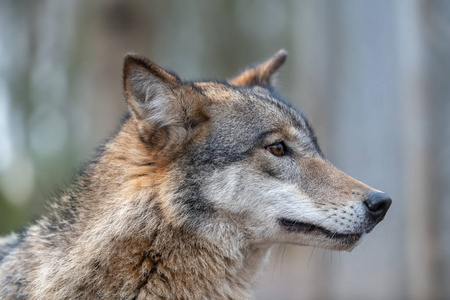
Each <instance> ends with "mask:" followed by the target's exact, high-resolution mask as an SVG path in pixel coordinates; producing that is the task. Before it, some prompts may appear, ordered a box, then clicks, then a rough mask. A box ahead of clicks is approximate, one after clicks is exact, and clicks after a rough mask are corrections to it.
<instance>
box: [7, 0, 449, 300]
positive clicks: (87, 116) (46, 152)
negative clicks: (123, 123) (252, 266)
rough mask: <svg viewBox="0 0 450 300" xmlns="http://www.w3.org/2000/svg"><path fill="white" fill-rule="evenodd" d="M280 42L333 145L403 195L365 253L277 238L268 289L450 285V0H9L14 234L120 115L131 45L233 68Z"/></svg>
mask: <svg viewBox="0 0 450 300" xmlns="http://www.w3.org/2000/svg"><path fill="white" fill-rule="evenodd" d="M280 48H285V49H286V50H288V51H289V58H288V61H287V64H286V66H285V67H284V68H283V70H282V73H281V76H280V80H279V82H280V86H279V91H280V93H281V94H282V95H284V97H285V98H287V99H288V100H289V101H290V102H292V103H293V104H294V105H295V106H296V107H298V108H299V109H301V110H302V111H303V112H305V114H306V115H307V116H308V117H309V119H310V121H311V123H312V124H313V126H314V128H315V130H316V133H317V135H318V137H319V142H320V144H321V146H322V148H323V150H324V153H325V155H326V156H327V157H328V159H330V160H331V161H332V162H333V163H334V164H335V165H336V166H337V167H339V168H340V169H342V170H343V171H345V172H347V173H348V174H350V175H351V176H353V177H355V178H357V179H359V180H361V181H363V182H365V183H368V184H370V185H371V186H374V187H377V188H379V189H381V190H383V191H385V192H387V193H388V194H389V195H390V196H391V197H392V198H393V201H394V202H393V205H392V206H391V209H390V211H389V212H388V214H387V217H386V219H385V221H384V222H382V223H381V224H380V225H379V226H378V227H377V228H376V229H375V230H374V231H373V232H372V233H371V234H370V235H369V236H367V238H366V239H365V241H364V242H363V243H362V245H360V246H359V247H357V248H356V249H355V250H354V251H353V252H352V253H336V252H335V253H332V252H329V251H327V252H324V251H323V250H320V249H316V250H315V251H314V252H313V253H312V249H311V248H306V247H294V246H288V247H285V249H284V247H282V248H280V249H278V248H277V247H275V248H274V251H273V254H274V255H273V258H272V259H271V261H270V263H269V265H268V267H267V269H266V271H265V273H264V275H263V278H262V280H261V281H260V284H259V286H258V287H257V291H256V298H257V299H417V300H426V299H450V285H449V283H450V190H449V189H448V187H449V186H450V1H445V0H421V1H419V0H399V1H390V0H379V1H369V0H367V1H359V0H355V1H352V0H347V1H344V0H342V1H337V0H330V1H321V0H310V1H294V0H292V1H269V0H265V1H262V0H260V1H214V2H213V1H201V0H193V1H181V0H180V1H167V0H166V1H126V0H109V1H106V0H99V1H88V0H80V1H70V0H36V1H25V0H2V1H1V2H0V234H7V233H10V232H11V231H12V230H18V229H19V228H20V227H23V226H25V225H26V224H29V223H30V222H33V220H34V219H35V218H36V217H37V216H38V215H39V214H40V213H42V212H43V211H44V202H45V199H47V198H49V197H53V196H54V195H56V194H57V190H58V189H59V188H63V187H64V185H65V184H67V183H69V182H70V181H71V178H72V177H73V174H74V172H75V171H76V169H77V168H78V167H80V166H81V163H82V162H83V161H86V160H88V159H89V158H90V157H91V155H92V154H93V149H94V148H95V147H96V146H97V145H99V144H100V143H101V142H102V141H104V140H105V139H106V138H107V137H108V135H109V134H111V133H112V132H113V130H114V129H115V128H116V127H117V125H118V123H119V120H120V117H121V115H122V114H123V113H124V111H125V105H124V100H123V96H122V90H121V85H122V83H121V64H122V59H123V57H124V55H125V54H126V53H127V52H130V51H133V52H137V53H140V54H143V55H146V56H147V57H149V58H151V59H152V60H154V61H155V62H157V63H158V64H159V65H161V66H163V67H166V68H168V69H171V70H175V71H176V72H177V73H178V74H179V75H180V76H181V78H184V79H205V78H213V79H215V78H218V79H224V78H230V77H232V76H233V75H235V74H237V73H238V71H240V70H242V69H243V68H244V67H245V66H248V65H249V64H252V63H255V62H257V61H261V60H263V59H265V58H267V57H269V56H270V55H272V54H273V53H274V52H276V51H277V50H279V49H280ZM277 250H279V251H277ZM277 253H278V255H277Z"/></svg>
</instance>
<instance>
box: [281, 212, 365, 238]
mask: <svg viewBox="0 0 450 300" xmlns="http://www.w3.org/2000/svg"><path fill="white" fill-rule="evenodd" d="M278 222H279V223H280V225H281V226H282V227H284V228H285V229H287V230H288V231H292V232H298V231H300V232H305V233H309V232H313V231H317V230H318V231H320V232H321V233H323V234H324V235H326V236H327V237H329V238H331V239H353V240H354V241H355V242H356V241H358V240H359V239H360V238H361V236H362V235H363V233H362V232H361V233H338V232H332V231H330V230H328V229H325V228H323V227H321V226H317V225H314V224H310V223H305V222H300V221H296V220H291V219H288V218H279V219H278Z"/></svg>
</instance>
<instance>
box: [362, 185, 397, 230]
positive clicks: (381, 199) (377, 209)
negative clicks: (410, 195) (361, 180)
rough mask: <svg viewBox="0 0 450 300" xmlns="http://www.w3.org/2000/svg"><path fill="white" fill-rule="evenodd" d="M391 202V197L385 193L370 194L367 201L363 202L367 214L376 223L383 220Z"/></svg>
mask: <svg viewBox="0 0 450 300" xmlns="http://www.w3.org/2000/svg"><path fill="white" fill-rule="evenodd" d="M391 203H392V200H391V197H389V196H388V195H387V194H385V193H380V192H376V193H371V194H370V195H369V199H367V200H366V201H364V204H365V205H366V206H367V208H368V214H369V215H370V217H371V218H372V220H373V221H374V222H376V223H378V222H380V221H381V220H383V218H384V216H385V215H386V212H387V211H388V209H389V206H391Z"/></svg>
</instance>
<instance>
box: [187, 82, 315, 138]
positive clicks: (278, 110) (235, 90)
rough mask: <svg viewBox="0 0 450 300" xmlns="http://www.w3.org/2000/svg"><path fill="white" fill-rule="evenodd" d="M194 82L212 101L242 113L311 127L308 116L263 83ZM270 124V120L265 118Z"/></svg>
mask: <svg viewBox="0 0 450 300" xmlns="http://www.w3.org/2000/svg"><path fill="white" fill-rule="evenodd" d="M193 85H194V86H195V87H196V88H197V89H198V90H199V91H200V92H201V93H202V94H203V95H205V96H206V97H208V98H209V99H210V100H211V101H212V102H213V103H214V102H216V103H217V104H222V105H224V106H230V107H231V108H232V109H234V110H235V115H236V116H237V115H238V114H239V113H244V114H245V113H246V112H247V110H248V113H250V112H251V113H252V115H251V116H249V117H252V118H254V117H255V116H259V117H263V118H264V117H269V118H275V120H273V121H276V122H277V123H278V125H279V126H280V125H293V126H294V127H295V128H297V129H299V130H305V129H307V130H310V126H309V124H308V121H307V119H306V118H305V116H304V115H303V114H302V113H301V112H299V111H297V110H295V109H294V108H293V107H292V106H290V105H289V104H288V103H286V102H285V101H284V100H283V99H282V98H280V97H279V96H278V95H276V94H275V93H274V92H273V91H272V90H271V89H267V88H264V87H261V86H250V87H237V86H233V85H230V84H228V83H220V82H195V83H193ZM255 113H256V114H255ZM280 122H281V123H280ZM266 123H267V124H270V123H271V120H270V119H267V120H266Z"/></svg>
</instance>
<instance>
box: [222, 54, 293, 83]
mask: <svg viewBox="0 0 450 300" xmlns="http://www.w3.org/2000/svg"><path fill="white" fill-rule="evenodd" d="M286 58H287V51H286V50H280V51H278V52H277V53H275V55H273V56H272V57H271V58H269V59H268V60H266V61H265V62H263V63H261V64H259V65H257V66H256V67H253V68H250V69H247V70H245V71H244V72H242V73H241V74H239V75H238V76H236V77H235V78H233V79H231V80H230V81H229V82H230V84H232V85H237V86H252V85H259V86H263V87H270V86H272V85H273V84H274V78H275V77H276V76H275V75H276V73H277V71H278V69H279V68H280V67H281V66H282V65H283V63H284V62H285V60H286Z"/></svg>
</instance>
